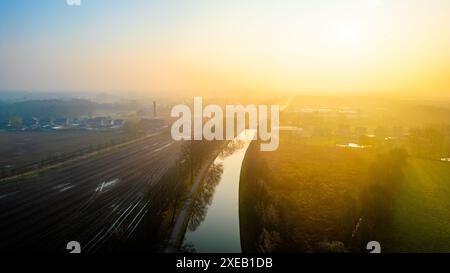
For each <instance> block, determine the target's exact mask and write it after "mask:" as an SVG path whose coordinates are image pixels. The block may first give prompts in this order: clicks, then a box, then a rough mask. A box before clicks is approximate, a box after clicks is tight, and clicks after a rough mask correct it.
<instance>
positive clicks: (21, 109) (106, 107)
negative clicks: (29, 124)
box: [0, 99, 139, 121]
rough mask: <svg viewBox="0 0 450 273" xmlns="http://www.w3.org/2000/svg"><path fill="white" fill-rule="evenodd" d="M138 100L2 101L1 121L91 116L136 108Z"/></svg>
mask: <svg viewBox="0 0 450 273" xmlns="http://www.w3.org/2000/svg"><path fill="white" fill-rule="evenodd" d="M138 107H139V105H138V103H136V102H123V103H96V102H93V101H90V100H85V99H71V100H57V99H54V100H28V101H21V102H14V103H7V102H2V101H0V121H1V120H3V121H5V120H9V119H10V118H12V117H20V118H23V119H30V118H35V117H36V118H41V119H47V118H58V117H66V118H75V117H80V116H89V115H91V114H92V113H94V112H96V111H126V110H136V109H137V108H138Z"/></svg>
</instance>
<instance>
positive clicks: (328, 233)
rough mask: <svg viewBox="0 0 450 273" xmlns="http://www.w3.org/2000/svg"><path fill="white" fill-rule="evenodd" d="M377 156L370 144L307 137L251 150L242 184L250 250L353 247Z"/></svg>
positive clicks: (242, 213) (245, 233)
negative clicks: (366, 146) (316, 140)
mask: <svg viewBox="0 0 450 273" xmlns="http://www.w3.org/2000/svg"><path fill="white" fill-rule="evenodd" d="M282 141H283V140H282ZM255 146H257V145H255ZM372 160H373V156H372V153H371V152H368V151H366V150H364V149H347V148H341V147H336V146H332V145H316V144H307V143H302V142H290V143H282V145H280V148H279V149H278V150H277V151H276V152H271V153H261V152H259V150H258V149H257V147H256V149H255V148H254V147H253V149H249V152H248V154H247V157H246V160H245V162H244V168H243V169H244V170H243V171H242V174H241V186H240V187H241V188H240V206H241V208H240V216H241V234H242V235H241V241H242V242H243V249H244V251H247V252H254V251H258V252H291V251H293V252H322V251H325V252H327V251H337V252H341V251H347V249H348V248H349V244H350V241H351V235H352V231H353V229H354V228H355V225H356V223H357V222H358V219H359V217H360V214H361V208H362V200H361V193H362V191H363V189H364V188H365V187H366V186H367V184H368V183H369V180H370V177H369V168H370V164H371V162H372ZM256 170H257V171H256Z"/></svg>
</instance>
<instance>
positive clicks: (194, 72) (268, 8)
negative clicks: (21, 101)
mask: <svg viewBox="0 0 450 273" xmlns="http://www.w3.org/2000/svg"><path fill="white" fill-rule="evenodd" d="M0 89H3V90H5V89H7V90H50V91H55V90H61V91H70V90H77V91H82V90H92V91H122V92H126V91H148V92H150V91H161V92H174V93H177V92H178V93H181V92H183V93H184V94H205V93H214V94H226V93H224V92H259V91H261V92H266V91H272V92H278V91H289V92H308V93H312V92H379V93H390V94H402V95H403V94H424V95H430V96H440V95H445V96H447V95H449V94H450V1H448V0H347V1H344V0H342V1H339V0H334V1H333V0H304V1H299V0H295V1H288V0H285V1H282V0H281V1H275V0H272V1H264V0H255V1H249V0H239V1H238V0H236V1H234V0H223V1H219V0H216V1H208V0H204V1H188V0H178V1H170V0H161V1H149V0H82V3H81V6H79V7H71V6H68V5H67V4H66V1H65V0H33V1H29V0H2V1H0Z"/></svg>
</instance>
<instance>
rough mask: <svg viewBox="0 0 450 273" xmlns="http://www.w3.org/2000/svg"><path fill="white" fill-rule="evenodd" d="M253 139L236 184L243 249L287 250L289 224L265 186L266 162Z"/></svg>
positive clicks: (254, 251) (257, 250) (267, 178)
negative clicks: (237, 187) (239, 178)
mask: <svg viewBox="0 0 450 273" xmlns="http://www.w3.org/2000/svg"><path fill="white" fill-rule="evenodd" d="M259 145H260V144H259V143H258V141H253V142H252V143H251V144H250V146H249V148H248V150H247V153H246V156H245V158H244V162H243V164H242V170H241V181H240V183H239V184H240V186H239V187H240V188H239V196H240V197H239V222H240V231H241V247H242V251H243V252H244V253H256V252H258V253H273V252H287V248H286V247H285V246H286V245H288V244H287V243H286V242H287V239H288V236H286V235H288V234H289V230H288V228H287V227H288V225H287V224H284V223H285V220H284V218H285V217H284V215H283V210H282V209H280V208H279V206H278V205H277V201H276V200H275V199H274V198H273V197H272V195H271V194H270V192H269V190H268V189H267V186H266V184H267V183H266V182H267V181H269V180H270V179H271V175H272V174H270V172H269V168H268V167H267V163H266V162H265V161H264V160H263V159H262V158H261V156H260V155H259Z"/></svg>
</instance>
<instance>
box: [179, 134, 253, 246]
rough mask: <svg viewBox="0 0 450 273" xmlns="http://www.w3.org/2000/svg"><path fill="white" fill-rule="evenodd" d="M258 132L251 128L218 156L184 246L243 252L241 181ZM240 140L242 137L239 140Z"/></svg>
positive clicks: (197, 201) (195, 207)
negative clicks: (250, 149)
mask: <svg viewBox="0 0 450 273" xmlns="http://www.w3.org/2000/svg"><path fill="white" fill-rule="evenodd" d="M254 134H255V131H251V130H247V131H245V132H243V133H242V134H241V135H240V138H237V139H235V140H234V141H232V142H230V144H229V145H228V146H227V148H226V149H224V151H223V152H222V153H221V154H220V155H219V156H218V157H217V158H216V159H215V161H214V163H213V165H212V166H211V167H210V168H209V171H208V174H207V175H206V177H205V178H204V181H203V182H202V185H201V188H200V191H199V193H198V194H197V196H196V198H195V201H194V202H193V204H192V213H191V216H190V219H189V224H188V228H187V231H186V233H185V237H184V241H183V246H182V249H183V250H184V251H189V252H194V251H195V252H198V253H240V252H241V241H240V231H239V180H240V174H241V167H242V162H243V160H244V156H245V153H246V151H247V148H248V146H249V145H250V141H251V139H252V138H253V136H254ZM239 139H240V140H239Z"/></svg>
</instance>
